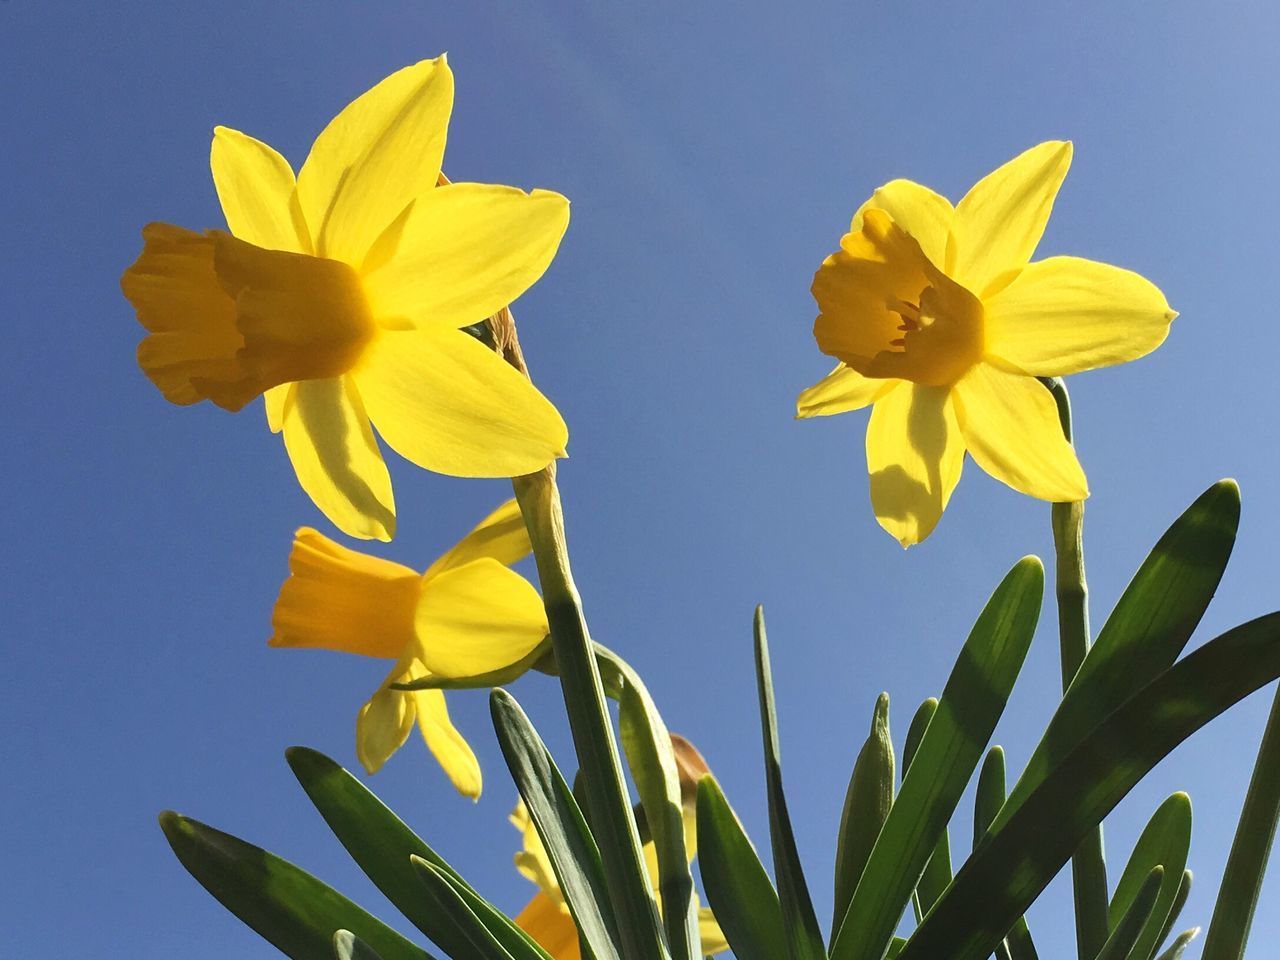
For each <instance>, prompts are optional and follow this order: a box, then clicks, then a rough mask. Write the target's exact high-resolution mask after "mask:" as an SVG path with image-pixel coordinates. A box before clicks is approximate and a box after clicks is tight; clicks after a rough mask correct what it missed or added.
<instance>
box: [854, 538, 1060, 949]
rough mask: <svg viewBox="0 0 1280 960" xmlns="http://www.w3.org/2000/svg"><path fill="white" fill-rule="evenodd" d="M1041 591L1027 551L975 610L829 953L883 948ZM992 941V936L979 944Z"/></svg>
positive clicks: (985, 726)
mask: <svg viewBox="0 0 1280 960" xmlns="http://www.w3.org/2000/svg"><path fill="white" fill-rule="evenodd" d="M1043 593H1044V568H1043V567H1042V566H1041V565H1040V561H1039V560H1037V559H1036V558H1035V557H1026V558H1024V559H1022V560H1020V561H1019V562H1018V563H1017V564H1015V565H1014V567H1013V569H1012V570H1010V571H1009V573H1008V574H1007V575H1006V576H1005V578H1004V580H1002V581H1001V583H1000V585H999V586H998V587H997V588H996V590H995V593H993V594H992V596H991V599H990V601H988V603H987V605H986V607H985V608H984V609H983V611H982V613H981V614H980V615H979V617H978V620H977V622H976V623H975V624H974V627H973V630H972V631H971V632H970V634H969V639H968V640H967V641H965V645H964V648H963V649H962V650H961V652H960V657H959V659H958V660H957V661H956V665H955V667H954V668H953V670H952V671H951V676H950V677H949V678H948V680H947V684H946V687H945V688H944V689H943V692H942V699H941V700H940V701H939V703H938V709H937V712H936V713H935V714H934V716H933V719H932V720H931V721H930V722H929V726H928V729H927V730H926V731H925V733H924V737H923V739H922V740H921V742H920V747H919V749H918V750H917V751H916V754H915V756H914V758H913V759H912V761H911V766H910V767H908V768H907V773H906V776H905V777H904V779H903V782H902V790H901V791H900V792H899V794H898V799H897V800H896V801H895V802H894V804H893V809H892V810H891V811H890V813H889V819H888V820H887V821H886V822H885V825H884V829H883V830H881V831H880V838H879V839H878V840H877V841H876V845H875V849H874V850H872V852H871V858H870V859H869V860H868V862H867V868H866V870H865V871H863V874H862V880H861V882H860V883H859V884H858V889H857V891H856V892H855V893H854V895H853V902H852V904H851V905H850V907H849V911H848V913H847V914H846V916H845V918H844V921H843V923H842V924H840V928H839V932H838V933H837V934H836V939H835V943H834V944H833V945H832V949H831V957H832V960H880V957H881V956H883V954H884V951H885V949H886V947H887V946H888V944H889V941H890V938H891V937H892V936H893V932H894V928H895V927H896V926H897V924H898V919H899V917H900V916H901V915H902V911H903V908H904V907H905V906H906V904H907V901H908V900H909V899H910V897H911V891H912V890H913V889H914V888H915V886H916V884H917V882H918V881H919V879H920V875H921V873H922V871H923V870H924V867H925V862H926V861H927V860H928V858H929V856H930V854H931V853H932V852H933V850H934V848H935V846H936V844H937V842H938V837H939V836H940V835H941V833H942V831H943V829H944V828H945V826H946V824H947V821H948V820H950V819H951V814H952V812H953V811H954V810H955V806H956V803H957V802H958V801H959V799H960V796H961V794H962V793H963V792H964V788H965V785H966V784H967V783H968V782H969V778H970V777H971V776H972V774H973V771H974V768H975V767H976V766H977V765H978V761H979V760H980V759H981V757H982V752H983V750H984V749H985V748H986V745H987V741H988V740H989V739H990V737H991V732H992V730H994V729H995V725H996V722H997V721H998V720H999V719H1000V714H1001V713H1002V712H1003V711H1004V705H1005V702H1006V700H1007V699H1008V696H1009V692H1010V690H1012V689H1013V684H1014V681H1015V680H1016V679H1017V676H1018V671H1019V670H1020V669H1021V667H1022V661H1023V659H1024V658H1025V657H1026V654H1027V648H1028V647H1029V646H1030V644H1031V637H1032V635H1033V634H1034V633H1035V628H1036V620H1037V618H1038V617H1039V613H1040V603H1041V600H1042V598H1043ZM926 922H927V918H926ZM1011 924H1012V918H1011V919H1010V925H1011ZM1007 929H1008V926H1006V927H1005V930H1007ZM1003 932H1004V931H1001V933H1002V934H1003ZM997 939H999V938H997ZM994 947H995V943H994V942H993V943H992V944H991V945H990V948H989V949H994ZM907 949H908V950H909V949H910V947H909V946H908V948H907ZM941 955H942V954H939V956H941Z"/></svg>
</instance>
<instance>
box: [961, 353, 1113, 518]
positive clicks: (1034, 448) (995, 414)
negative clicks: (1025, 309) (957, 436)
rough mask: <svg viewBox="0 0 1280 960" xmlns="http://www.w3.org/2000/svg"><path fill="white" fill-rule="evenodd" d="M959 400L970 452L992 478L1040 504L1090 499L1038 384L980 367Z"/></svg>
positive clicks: (1054, 410) (1050, 400) (1077, 464)
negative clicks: (1039, 501) (1042, 502)
mask: <svg viewBox="0 0 1280 960" xmlns="http://www.w3.org/2000/svg"><path fill="white" fill-rule="evenodd" d="M954 396H955V404H956V413H957V415H958V418H959V421H960V430H961V433H963V434H964V443H965V446H966V447H968V449H969V453H970V455H972V457H973V459H974V461H975V462H976V463H977V464H978V466H980V467H982V469H983V470H985V471H987V473H989V474H991V475H992V476H993V477H995V478H996V479H997V480H1000V481H1002V482H1004V483H1007V484H1008V485H1009V486H1011V487H1013V489H1015V490H1017V491H1019V492H1021V493H1025V494H1027V495H1028V496H1032V497H1038V498H1040V499H1041V500H1052V501H1057V502H1065V501H1074V500H1083V499H1084V498H1085V497H1087V496H1088V495H1089V487H1088V483H1087V482H1086V481H1085V476H1084V470H1083V469H1081V467H1080V461H1079V460H1078V459H1077V458H1076V452H1075V450H1074V449H1072V447H1071V444H1069V443H1067V441H1066V439H1065V438H1064V437H1063V434H1062V426H1061V423H1060V421H1059V419H1058V408H1057V405H1056V404H1055V403H1054V402H1053V397H1052V396H1051V395H1050V393H1049V391H1048V390H1047V389H1045V387H1044V386H1043V385H1042V384H1041V383H1040V382H1039V381H1038V380H1036V379H1035V378H1033V377H1028V376H1023V375H1021V374H1015V373H1009V372H1007V371H1004V370H998V369H997V368H995V367H994V366H992V365H991V364H988V363H979V364H977V365H976V366H975V367H974V368H973V369H972V370H971V371H970V372H969V374H968V375H967V376H966V377H965V378H964V379H963V380H961V381H960V382H959V383H957V384H956V386H955V391H954Z"/></svg>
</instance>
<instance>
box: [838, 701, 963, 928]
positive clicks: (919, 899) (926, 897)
mask: <svg viewBox="0 0 1280 960" xmlns="http://www.w3.org/2000/svg"><path fill="white" fill-rule="evenodd" d="M937 711H938V700H937V698H936V697H929V698H928V699H926V700H925V701H924V702H923V703H921V704H920V707H919V708H918V709H917V710H916V713H915V716H913V717H912V718H911V726H909V727H908V728H907V740H906V743H905V744H903V748H902V771H903V776H906V772H907V770H909V769H910V767H911V761H912V760H913V759H914V758H915V753H916V750H917V749H918V748H919V746H920V741H921V740H923V739H924V732H925V730H927V729H928V728H929V721H931V720H932V719H933V715H934V714H935V713H937ZM950 882H951V834H950V831H949V829H948V828H947V827H945V826H944V827H943V828H942V833H941V834H940V835H939V837H938V842H937V843H936V844H935V845H934V848H933V852H932V853H931V854H929V860H928V862H927V863H925V865H924V872H923V873H921V874H920V880H919V881H918V882H917V883H916V888H915V890H914V891H913V892H912V894H911V907H912V909H913V910H914V911H915V915H916V923H919V922H920V921H921V920H922V919H924V915H925V914H926V913H928V912H929V908H930V907H931V906H933V902H934V901H935V900H936V899H938V897H939V896H940V895H941V894H942V891H943V890H945V889H946V888H947V884H948V883H950ZM847 906H848V905H847V904H846V907H847ZM843 916H844V913H843V912H841V913H837V914H836V917H837V918H839V917H843Z"/></svg>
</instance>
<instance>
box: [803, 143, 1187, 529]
mask: <svg viewBox="0 0 1280 960" xmlns="http://www.w3.org/2000/svg"><path fill="white" fill-rule="evenodd" d="M1070 163H1071V144H1070V143H1063V142H1056V141H1055V142H1049V143H1042V144H1040V145H1039V146H1037V147H1033V148H1032V149H1030V150H1028V151H1026V152H1025V153H1023V154H1022V155H1020V156H1018V157H1016V158H1014V159H1013V160H1011V161H1009V162H1008V163H1006V164H1005V165H1004V166H1002V167H1000V168H999V169H997V170H995V171H994V172H993V173H990V174H988V175H987V176H986V177H984V178H983V179H982V180H980V181H979V182H978V183H977V184H976V185H975V186H974V187H973V189H971V190H970V191H969V192H968V194H966V195H965V197H964V199H962V200H961V201H960V202H959V203H958V204H956V205H955V206H954V207H953V206H952V205H951V203H950V202H949V201H947V200H946V198H944V197H941V196H939V195H938V194H936V193H934V192H933V191H932V190H930V189H929V188H928V187H924V186H921V185H920V184H918V183H913V182H912V181H910V180H894V181H891V182H890V183H887V184H885V185H884V186H882V187H881V188H880V189H878V190H876V191H875V193H874V194H872V196H871V199H870V200H868V201H867V202H866V203H865V204H863V205H862V207H861V208H860V209H859V210H858V211H857V213H855V214H854V217H853V222H852V224H851V226H850V228H849V232H848V233H847V234H845V236H844V237H843V238H841V241H840V249H839V250H838V251H837V252H836V253H833V254H832V255H831V256H829V257H827V259H826V260H824V261H823V263H822V266H821V268H820V269H819V270H818V272H817V274H816V276H815V277H814V280H813V295H814V298H815V299H816V300H817V302H818V309H819V311H820V312H819V316H818V319H817V322H816V323H815V324H814V328H813V332H814V337H815V338H816V339H817V342H818V347H819V348H820V349H821V350H822V352H823V353H826V354H829V355H830V356H833V357H835V358H837V359H838V360H839V361H840V363H839V365H838V366H837V367H836V368H835V369H834V370H833V371H832V372H831V373H830V374H829V375H828V376H827V377H826V378H825V379H824V380H822V381H821V382H820V383H817V384H815V385H814V386H812V387H810V388H809V389H807V390H805V391H804V392H803V393H802V394H801V395H800V398H799V401H798V403H797V414H798V416H800V417H816V416H826V415H829V414H833V413H843V412H845V411H848V410H857V409H859V408H861V407H866V406H873V409H872V412H871V421H870V424H869V425H868V427H867V441H866V444H867V467H868V470H869V472H870V474H871V502H872V506H873V508H874V510H875V514H876V517H877V519H878V520H879V521H880V525H881V526H883V527H884V528H885V530H887V531H888V532H889V533H890V534H892V535H893V536H894V537H896V538H897V539H898V540H899V541H900V542H901V543H902V545H903V546H909V545H910V544H913V543H918V542H919V541H921V540H923V539H924V538H925V537H926V536H928V535H929V533H930V532H931V531H932V530H933V528H934V526H935V525H936V524H937V522H938V519H939V518H940V517H941V515H942V511H943V509H944V508H945V507H946V505H947V500H948V498H949V497H950V496H951V491H952V490H953V489H954V488H955V485H956V483H957V482H959V480H960V470H961V466H962V464H963V462H964V455H965V452H966V451H968V453H969V455H970V456H972V457H973V459H974V461H975V462H976V463H977V464H978V466H980V467H982V469H983V470H985V471H986V472H987V473H989V474H991V476H993V477H995V478H996V479H998V480H1001V481H1003V482H1004V483H1006V484H1008V485H1009V486H1010V487H1012V488H1013V489H1015V490H1017V491H1020V492H1022V493H1025V494H1028V495H1030V496H1032V497H1038V498H1040V499H1042V500H1051V501H1075V500H1082V499H1084V498H1085V497H1087V496H1088V492H1089V491H1088V486H1087V484H1086V482H1085V475H1084V471H1083V470H1082V469H1081V466H1080V462H1079V460H1078V459H1077V458H1076V454H1075V451H1074V450H1073V449H1072V447H1071V444H1070V443H1068V442H1067V441H1066V439H1064V437H1063V433H1062V429H1061V427H1060V424H1059V419H1058V413H1057V410H1056V407H1055V405H1054V401H1053V399H1052V397H1051V396H1050V394H1049V392H1048V391H1047V390H1046V389H1045V387H1044V386H1043V385H1042V384H1041V383H1039V382H1037V380H1036V378H1037V377H1054V376H1062V375H1065V374H1070V373H1078V372H1081V371H1084V370H1092V369H1094V368H1096V367H1106V366H1110V365H1112V364H1117V363H1124V362H1126V361H1129V360H1134V359H1137V358H1138V357H1141V356H1143V355H1145V354H1147V353H1150V352H1151V351H1152V350H1154V349H1155V348H1156V347H1158V346H1159V345H1160V344H1161V343H1162V342H1163V341H1164V339H1165V337H1166V336H1167V335H1168V332H1169V324H1170V322H1171V321H1172V320H1173V318H1174V317H1175V316H1176V314H1175V313H1174V312H1173V311H1172V310H1170V309H1169V304H1168V303H1167V302H1166V300H1165V298H1164V295H1163V294H1162V293H1161V292H1160V291H1159V290H1158V289H1157V288H1156V287H1155V286H1154V285H1152V284H1151V283H1150V282H1149V281H1147V280H1145V279H1143V278H1142V277H1141V276H1139V275H1138V274H1136V273H1132V272H1130V271H1128V270H1123V269H1121V268H1119V267H1114V266H1110V265H1107V264H1103V263H1096V262H1094V261H1091V260H1082V259H1080V258H1077V257H1049V258H1047V259H1044V260H1037V261H1034V262H1032V261H1031V255H1032V253H1033V252H1034V251H1035V248H1036V245H1037V244H1038V243H1039V240H1040V236H1041V234H1042V233H1043V232H1044V228H1045V224H1046V222H1047V221H1048V219H1049V212H1050V210H1051V208H1052V207H1053V201H1054V197H1055V196H1056V195H1057V192H1058V188H1059V186H1060V185H1061V184H1062V181H1063V178H1064V177H1065V176H1066V173H1067V168H1068V167H1069V166H1070Z"/></svg>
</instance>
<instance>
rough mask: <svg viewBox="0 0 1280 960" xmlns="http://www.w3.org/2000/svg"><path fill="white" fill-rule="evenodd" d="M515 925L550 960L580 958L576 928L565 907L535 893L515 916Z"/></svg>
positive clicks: (577, 959)
mask: <svg viewBox="0 0 1280 960" xmlns="http://www.w3.org/2000/svg"><path fill="white" fill-rule="evenodd" d="M515 920H516V926H518V927H519V928H520V929H521V930H523V931H524V932H525V933H527V934H528V935H529V936H530V937H532V938H533V940H534V941H535V942H536V943H537V944H538V946H540V947H542V949H543V950H545V951H547V953H548V954H549V955H550V956H551V958H552V960H582V951H581V948H580V946H579V944H578V928H577V927H575V926H574V923H573V917H571V916H570V915H569V909H568V907H565V906H562V905H561V904H558V903H556V901H554V900H552V899H551V898H550V897H548V896H547V895H546V894H545V893H538V894H536V895H534V898H533V899H532V900H530V901H529V903H528V905H527V906H526V907H525V908H524V909H523V910H521V911H520V913H518V914H517V915H516V918H515Z"/></svg>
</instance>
